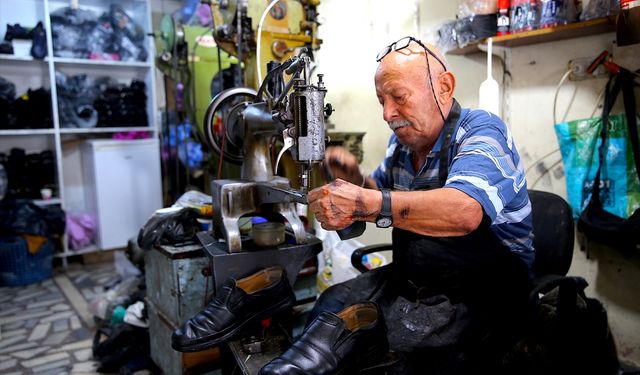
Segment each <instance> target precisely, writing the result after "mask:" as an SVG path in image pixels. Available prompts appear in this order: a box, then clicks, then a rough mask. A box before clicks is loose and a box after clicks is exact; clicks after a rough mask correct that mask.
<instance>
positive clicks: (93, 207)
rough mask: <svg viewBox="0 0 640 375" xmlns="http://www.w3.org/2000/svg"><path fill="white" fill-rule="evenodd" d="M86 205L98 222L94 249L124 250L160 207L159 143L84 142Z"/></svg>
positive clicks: (154, 141)
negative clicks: (95, 247)
mask: <svg viewBox="0 0 640 375" xmlns="http://www.w3.org/2000/svg"><path fill="white" fill-rule="evenodd" d="M82 166H83V175H84V191H85V202H86V203H87V206H88V207H87V208H88V210H89V212H91V213H93V214H94V215H95V217H96V219H97V225H98V228H97V235H96V245H97V246H98V248H100V249H102V250H107V249H114V248H121V247H126V245H127V241H128V240H129V239H130V238H131V237H133V236H135V235H137V233H138V231H139V230H140V228H142V226H143V225H144V224H145V223H146V222H147V219H149V217H150V216H151V214H152V213H153V212H154V211H155V210H157V209H159V208H162V180H161V172H160V151H159V144H158V140H157V139H142V140H89V141H86V142H85V143H84V144H83V149H82Z"/></svg>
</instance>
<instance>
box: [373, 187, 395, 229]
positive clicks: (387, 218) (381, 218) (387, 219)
mask: <svg viewBox="0 0 640 375" xmlns="http://www.w3.org/2000/svg"><path fill="white" fill-rule="evenodd" d="M380 192H382V208H380V214H379V215H378V217H377V218H376V226H377V227H378V228H389V227H390V226H391V225H392V224H393V217H392V214H391V191H390V190H389V189H380Z"/></svg>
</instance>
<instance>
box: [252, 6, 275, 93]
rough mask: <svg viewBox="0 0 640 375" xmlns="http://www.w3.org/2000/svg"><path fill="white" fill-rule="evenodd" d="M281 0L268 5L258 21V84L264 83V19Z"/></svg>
mask: <svg viewBox="0 0 640 375" xmlns="http://www.w3.org/2000/svg"><path fill="white" fill-rule="evenodd" d="M278 1H280V0H273V1H271V2H270V3H269V5H267V8H266V9H265V10H264V12H262V16H261V17H260V22H258V40H257V42H256V72H257V76H258V85H260V84H261V83H262V67H261V65H260V61H261V56H260V55H261V46H262V26H263V24H264V20H265V19H266V18H267V14H269V12H270V11H271V8H273V6H274V5H276V3H278Z"/></svg>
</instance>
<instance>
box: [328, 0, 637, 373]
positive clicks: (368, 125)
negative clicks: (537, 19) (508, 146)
mask: <svg viewBox="0 0 640 375" xmlns="http://www.w3.org/2000/svg"><path fill="white" fill-rule="evenodd" d="M459 2H460V1H452V2H440V1H435V0H423V1H417V2H416V1H402V2H395V3H393V4H392V3H390V2H388V1H382V0H377V1H374V0H352V1H348V2H347V1H340V0H323V1H322V4H321V5H320V8H319V11H320V16H321V19H322V21H323V25H322V26H321V28H320V32H321V37H322V38H323V40H324V44H323V46H322V48H321V51H320V52H319V54H318V56H319V60H320V66H319V69H318V72H321V73H325V77H326V79H325V80H326V82H327V87H328V89H329V94H328V101H329V102H331V103H332V104H333V105H334V107H335V108H336V110H337V111H336V113H334V117H333V122H334V123H335V124H336V127H337V129H339V130H344V131H349V130H353V131H366V132H367V135H366V136H365V139H364V149H365V159H366V161H365V163H364V165H363V167H364V169H365V170H366V171H371V170H372V169H373V168H375V166H376V165H377V163H378V162H379V161H380V160H381V158H382V156H383V155H384V150H385V147H386V142H387V140H388V137H389V135H390V131H389V130H388V128H387V126H386V124H385V123H384V122H383V121H382V111H381V107H380V105H379V104H378V102H377V99H376V97H375V90H374V85H373V74H374V71H375V68H376V63H375V59H374V57H375V55H376V53H377V52H378V50H379V49H380V48H382V47H383V46H385V45H387V44H388V43H390V42H392V41H394V40H397V39H399V38H400V37H402V36H405V35H417V36H419V37H420V38H422V39H425V40H426V39H427V37H428V36H429V35H430V34H431V31H432V30H433V28H434V27H437V26H438V25H439V24H440V23H442V22H443V21H445V20H450V19H453V18H454V17H455V13H456V10H457V4H458V3H459ZM350 30H354V31H350ZM614 41H615V35H614V34H613V33H610V34H603V35H598V36H590V37H584V38H577V39H571V40H567V41H558V42H550V43H545V44H536V45H532V46H523V47H517V48H512V49H509V50H505V51H504V55H505V56H506V61H507V66H506V68H507V70H508V71H510V72H511V80H510V81H509V80H507V83H508V84H510V89H509V90H508V91H507V92H506V95H505V99H506V101H505V103H508V106H507V107H506V108H505V111H504V112H503V114H502V115H503V118H504V119H505V120H506V121H507V122H508V124H509V126H510V128H511V131H512V133H513V136H514V139H515V141H516V143H517V145H518V147H519V150H520V154H521V156H522V157H523V160H524V163H525V167H526V168H527V170H528V173H527V178H528V181H529V184H530V187H531V185H532V184H534V183H535V185H534V186H533V188H535V189H538V190H545V191H551V192H554V193H557V194H559V195H561V196H563V197H566V190H565V177H564V169H563V165H562V162H561V161H560V154H559V153H558V152H555V153H552V154H551V155H550V156H548V157H546V158H544V159H541V158H542V157H543V156H545V155H547V154H549V153H550V152H553V151H554V150H556V149H557V148H558V143H557V140H556V137H555V133H554V131H553V115H552V108H553V107H552V106H553V95H554V91H555V88H556V85H557V83H558V81H559V80H560V78H561V77H562V75H563V74H564V72H565V71H566V70H567V64H568V61H569V60H570V59H574V58H582V57H595V56H596V55H598V54H599V53H600V52H601V51H602V50H604V49H608V50H609V51H610V52H613V55H614V58H615V60H616V61H617V62H619V63H620V64H622V65H623V66H627V67H629V68H632V69H638V68H639V67H640V45H635V46H628V47H617V46H615V44H614ZM447 58H448V60H449V63H450V66H451V70H452V71H454V72H455V74H456V76H457V88H456V98H457V99H458V100H459V101H460V103H461V104H462V105H463V106H468V107H475V106H476V105H477V103H478V95H477V92H478V88H479V86H480V83H481V82H482V81H483V80H484V79H485V75H486V70H485V69H486V65H485V64H486V63H485V61H486V56H485V55H484V54H475V55H467V56H448V57H447ZM493 75H494V78H496V80H498V81H499V82H500V81H501V80H502V77H503V69H502V67H501V64H500V62H499V61H496V59H494V67H493ZM604 84H605V80H604V79H593V80H589V81H581V82H567V83H565V84H564V85H563V86H562V88H561V90H560V94H559V97H558V109H557V118H558V119H566V120H574V119H579V118H585V117H590V116H591V114H592V111H593V109H594V107H595V106H596V105H597V103H596V98H597V96H598V94H599V92H600V90H601V89H602V88H603V87H604ZM505 103H503V105H504V104H505ZM597 113H599V112H597ZM389 233H390V232H389V231H384V230H379V229H376V228H375V227H373V226H371V225H370V226H369V227H368V229H367V232H366V234H365V236H364V237H363V238H362V240H363V242H365V243H367V244H369V243H380V242H388V241H389V238H390V236H389ZM587 249H588V254H587V253H585V252H583V251H580V250H579V246H578V245H576V251H575V254H574V260H573V264H572V267H571V270H570V271H569V272H570V274H571V275H579V276H582V277H584V278H585V279H586V280H587V281H588V282H589V284H590V286H589V289H588V290H587V294H588V295H589V296H593V297H597V298H598V299H600V300H601V301H602V302H603V303H604V304H605V306H606V307H607V311H608V313H609V320H610V323H611V326H612V329H613V332H614V335H615V337H616V340H617V344H618V350H619V354H620V357H621V359H622V360H624V361H630V362H634V363H635V364H640V298H638V297H640V293H638V292H637V289H636V285H638V284H639V282H640V256H637V257H625V256H622V255H620V254H619V253H618V252H616V251H615V250H612V249H603V248H598V247H596V246H588V247H587Z"/></svg>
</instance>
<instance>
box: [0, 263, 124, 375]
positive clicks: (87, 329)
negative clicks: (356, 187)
mask: <svg viewBox="0 0 640 375" xmlns="http://www.w3.org/2000/svg"><path fill="white" fill-rule="evenodd" d="M114 277H116V272H115V270H114V266H113V264H112V263H103V264H98V265H83V266H80V265H77V264H72V265H70V267H68V268H67V269H64V270H59V271H58V272H56V273H55V275H54V277H53V278H52V279H49V280H46V281H44V282H40V283H36V284H32V285H29V286H24V287H12V288H9V287H0V334H1V336H0V373H1V374H6V375H9V374H52V375H57V374H81V373H84V374H94V373H96V372H95V369H96V363H95V362H93V361H92V360H91V358H92V353H91V345H92V340H93V336H94V332H95V324H94V321H93V317H92V314H91V313H90V312H89V302H90V301H91V300H92V299H93V297H94V296H95V295H96V293H100V292H101V291H102V285H105V284H106V283H108V282H109V281H110V280H113V279H114Z"/></svg>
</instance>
